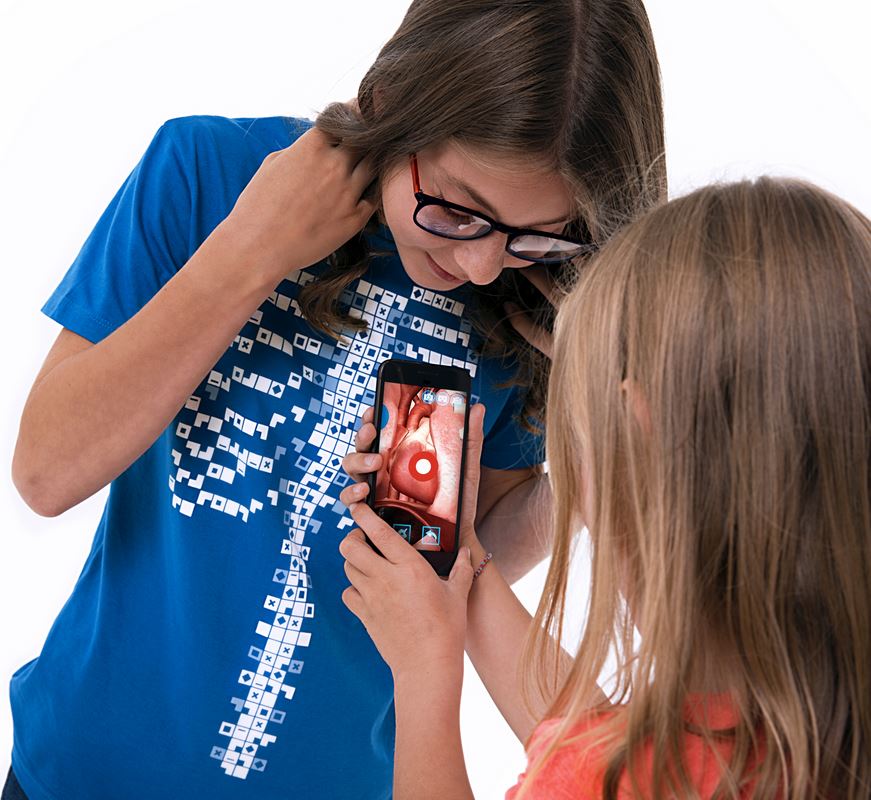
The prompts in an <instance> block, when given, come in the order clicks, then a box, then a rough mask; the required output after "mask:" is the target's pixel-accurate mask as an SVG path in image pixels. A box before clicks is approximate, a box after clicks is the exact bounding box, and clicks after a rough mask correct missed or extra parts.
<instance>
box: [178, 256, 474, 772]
mask: <svg viewBox="0 0 871 800" xmlns="http://www.w3.org/2000/svg"><path fill="white" fill-rule="evenodd" d="M313 279H314V273H313V271H311V270H304V271H301V272H298V273H296V274H294V275H292V276H290V277H289V278H288V279H287V280H285V281H284V282H282V284H281V285H280V286H279V287H278V289H277V290H276V291H275V292H274V293H273V294H272V295H271V296H270V297H269V298H268V300H267V301H266V302H265V303H264V304H263V305H262V306H261V308H260V309H258V311H256V312H255V313H254V314H253V315H252V316H251V318H250V319H249V321H248V323H247V324H246V325H245V327H244V328H243V329H242V331H241V332H240V334H239V335H238V336H237V337H236V339H235V341H234V342H233V344H232V346H231V347H230V348H229V349H228V351H227V353H226V354H225V355H224V356H223V357H222V359H221V360H220V361H219V362H218V364H216V365H215V368H214V369H213V370H212V371H211V373H210V374H209V375H208V376H207V378H206V379H205V380H204V381H203V383H202V384H201V386H200V387H199V389H198V390H197V393H196V394H195V395H193V396H192V397H190V399H189V400H188V402H187V404H186V405H185V407H184V409H183V410H182V412H181V413H180V414H179V416H178V418H177V424H176V430H175V442H176V444H177V446H176V447H174V448H173V450H172V461H173V468H174V472H172V474H170V476H169V489H170V492H171V502H172V506H173V508H174V509H176V510H177V511H178V513H180V514H183V515H185V516H188V517H190V516H192V515H194V514H199V513H204V512H205V513H208V512H220V513H222V514H227V515H230V516H232V517H235V518H237V519H238V520H239V521H241V522H242V523H247V525H248V526H251V525H255V526H256V521H257V519H258V513H260V512H262V511H263V510H264V508H266V507H272V508H275V509H277V510H278V511H279V512H281V514H282V515H283V516H282V520H283V526H284V528H285V529H286V536H285V538H284V539H283V540H282V541H281V544H280V550H277V551H276V553H275V565H274V569H273V571H272V573H271V575H270V576H269V577H271V585H272V587H273V588H272V590H271V591H270V592H269V593H268V594H267V595H266V596H265V597H263V600H262V609H263V610H262V613H261V615H260V616H259V618H258V619H253V620H252V621H251V643H250V646H249V648H248V651H247V652H244V653H239V654H238V657H239V661H238V662H237V664H238V666H237V669H236V671H235V672H234V675H235V676H237V681H238V687H239V689H238V692H237V693H235V694H234V695H233V696H232V697H230V698H229V705H230V706H231V707H232V709H233V711H234V712H235V714H234V715H233V717H232V718H231V719H224V720H223V721H221V722H220V725H219V728H218V734H219V736H220V737H222V738H221V739H220V740H219V742H218V743H216V744H215V745H214V746H213V747H212V750H211V757H212V758H213V759H216V760H217V761H219V762H220V765H221V768H222V769H223V770H224V772H225V773H226V774H227V775H229V776H232V777H235V778H240V779H245V778H247V777H248V776H249V774H250V773H251V771H255V772H262V771H264V770H265V769H266V768H267V758H266V755H265V753H264V752H263V751H264V750H265V749H266V748H267V747H268V746H269V745H270V744H272V743H274V742H275V741H276V740H277V738H278V737H279V736H281V733H282V728H281V726H282V724H283V723H284V722H285V717H286V715H287V706H288V703H290V702H291V701H292V700H293V697H294V693H295V691H296V690H297V684H296V682H295V679H296V678H298V676H300V675H301V673H302V670H303V667H304V653H305V651H306V650H305V649H306V648H308V647H309V646H316V644H317V632H316V630H315V621H316V608H315V603H314V602H311V601H310V598H309V595H310V593H311V590H312V579H311V575H310V573H309V570H308V568H307V564H308V561H309V556H310V554H311V548H312V547H316V546H317V540H316V539H313V538H312V537H313V536H315V535H316V534H317V533H318V532H319V530H320V529H321V527H322V525H324V524H325V523H326V524H327V525H334V526H335V528H336V529H337V530H338V531H339V532H343V531H344V530H345V529H348V528H350V527H351V526H352V525H353V522H352V520H351V519H350V517H348V516H345V507H344V506H343V505H342V504H341V503H340V502H339V500H338V495H339V492H340V491H341V489H342V488H343V487H344V486H345V485H346V484H347V482H348V477H347V475H346V474H345V473H344V472H343V470H342V468H341V462H342V459H343V457H344V456H345V455H346V453H347V452H348V451H349V450H351V449H352V448H353V439H354V434H355V429H356V426H357V423H358V421H359V418H360V416H361V414H362V412H363V411H364V410H365V408H366V407H367V406H369V405H372V404H373V402H374V397H375V373H376V371H377V367H378V364H379V363H380V362H381V361H384V360H385V359H387V358H391V357H398V358H408V359H413V360H420V361H426V362H429V363H437V364H449V365H454V366H461V367H465V368H466V369H468V370H469V371H470V373H471V374H472V376H473V377H474V376H475V374H476V371H477V365H478V355H477V354H476V353H475V352H473V351H472V349H471V345H470V334H471V327H470V325H469V323H468V321H467V320H464V319H463V318H462V313H463V310H464V308H463V304H462V303H460V302H459V301H457V300H455V299H452V298H450V297H447V296H445V295H442V294H439V293H436V292H432V291H429V290H426V289H423V288H421V287H417V286H412V288H411V290H410V292H409V294H408V296H403V295H398V294H396V293H394V292H391V291H388V290H387V289H386V288H384V287H383V286H379V285H378V284H377V282H369V281H365V280H360V281H358V282H357V284H356V285H353V284H352V289H349V290H346V291H345V292H344V293H343V295H342V298H341V299H342V302H343V303H344V304H345V305H346V306H347V307H348V308H349V313H350V314H351V315H352V316H355V317H358V318H361V319H364V320H366V322H367V323H368V330H367V331H365V332H362V333H355V332H354V331H353V330H352V329H350V328H348V329H346V330H345V331H343V334H344V338H343V340H341V341H339V342H336V341H334V340H330V339H327V337H322V336H321V335H320V334H319V333H317V332H315V331H313V330H312V329H311V328H309V327H308V325H307V324H306V323H305V322H304V321H303V320H302V317H301V313H300V310H299V306H298V304H297V302H296V299H295V298H296V294H297V292H298V290H299V288H300V287H301V286H303V285H305V284H306V283H308V282H309V281H311V280H313ZM239 397H243V398H244V399H245V403H244V408H245V410H246V412H245V413H243V412H242V411H240V409H239V407H238V405H237V403H238V401H237V403H234V400H235V399H236V398H239ZM252 398H253V400H254V401H255V402H253V403H252V402H251V401H252ZM477 399H478V398H477V397H476V396H474V395H473V397H472V402H476V401H477ZM234 405H237V407H235V408H234ZM252 406H253V407H254V408H256V409H257V414H256V416H255V415H252V413H251V411H250V409H251V408H252ZM252 478H256V479H253V480H252ZM337 591H338V589H337ZM228 655H230V654H228Z"/></svg>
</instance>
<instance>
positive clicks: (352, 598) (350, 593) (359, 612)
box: [342, 586, 366, 625]
mask: <svg viewBox="0 0 871 800" xmlns="http://www.w3.org/2000/svg"><path fill="white" fill-rule="evenodd" d="M342 602H343V603H344V604H345V607H346V608H347V609H348V611H350V612H351V613H352V614H353V615H354V616H355V617H357V619H359V620H360V622H363V616H364V615H365V613H366V606H365V604H364V603H363V597H362V595H361V594H360V592H358V591H357V590H356V589H355V588H354V587H353V586H349V587H348V588H347V589H345V591H344V592H342ZM363 624H364V625H365V624H366V623H365V622H363Z"/></svg>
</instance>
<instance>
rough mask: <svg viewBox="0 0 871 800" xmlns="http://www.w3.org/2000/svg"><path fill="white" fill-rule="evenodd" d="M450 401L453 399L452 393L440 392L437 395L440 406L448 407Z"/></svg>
mask: <svg viewBox="0 0 871 800" xmlns="http://www.w3.org/2000/svg"><path fill="white" fill-rule="evenodd" d="M450 399H451V395H450V393H449V392H446V391H444V390H442V391H440V392H439V393H438V394H437V395H436V403H438V404H439V405H440V406H446V405H447V404H448V402H450Z"/></svg>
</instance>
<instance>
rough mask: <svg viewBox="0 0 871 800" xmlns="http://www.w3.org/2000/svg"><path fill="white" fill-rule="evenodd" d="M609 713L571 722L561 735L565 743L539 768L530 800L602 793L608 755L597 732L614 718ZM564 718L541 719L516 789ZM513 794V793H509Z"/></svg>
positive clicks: (527, 745)
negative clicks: (525, 767) (598, 742)
mask: <svg viewBox="0 0 871 800" xmlns="http://www.w3.org/2000/svg"><path fill="white" fill-rule="evenodd" d="M613 717H614V715H613V714H610V713H602V714H591V715H590V716H588V717H587V718H585V719H583V720H581V721H580V722H578V723H576V724H575V725H573V726H571V727H570V728H569V729H568V731H567V732H566V734H565V735H564V736H563V737H561V738H562V741H563V742H564V743H563V744H561V745H560V747H559V748H558V749H557V750H556V751H554V752H553V753H551V754H550V755H549V756H548V757H547V759H546V761H545V762H544V764H543V766H542V767H541V770H540V772H538V773H537V774H536V775H535V776H534V778H533V782H532V785H531V786H530V787H529V789H528V790H527V791H529V792H530V793H529V797H530V800H537V799H538V798H548V800H563V798H564V799H565V800H569V798H572V799H573V800H575V799H577V798H591V800H592V798H598V797H601V796H602V783H603V778H604V773H605V758H604V754H603V749H602V747H601V745H598V746H597V743H596V738H597V737H596V734H597V733H598V732H600V731H603V730H604V728H605V727H606V726H607V725H608V723H610V722H611V721H612V720H613ZM562 724H563V720H562V719H547V720H544V721H543V722H541V723H539V725H538V726H537V727H536V729H535V730H534V731H533V732H532V735H531V736H530V737H529V740H528V742H527V744H526V752H527V758H528V767H527V770H526V772H525V773H524V774H523V775H521V777H520V781H519V782H518V785H517V787H516V788H517V789H519V788H520V786H521V785H522V784H523V783H524V782H525V781H526V776H527V775H528V774H529V772H530V771H531V770H533V769H534V768H535V767H536V765H537V764H538V762H539V761H540V759H542V758H543V757H544V755H545V753H546V752H547V750H548V747H549V745H550V744H551V742H552V741H553V740H554V737H555V736H557V735H558V733H559V731H560V729H561V727H562ZM508 797H510V798H513V795H510V794H509V795H508Z"/></svg>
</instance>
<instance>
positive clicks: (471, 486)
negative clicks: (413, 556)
mask: <svg viewBox="0 0 871 800" xmlns="http://www.w3.org/2000/svg"><path fill="white" fill-rule="evenodd" d="M486 411H487V409H486V407H485V406H484V405H483V404H482V403H475V404H474V405H473V406H472V407H471V408H470V409H469V433H468V436H467V439H466V469H465V472H464V475H463V514H462V520H461V521H460V525H461V530H460V531H459V534H460V535H461V536H462V535H463V534H464V533H465V532H466V531H467V530H470V529H471V528H473V527H474V524H475V515H476V513H477V508H478V487H479V484H480V482H481V452H482V451H483V449H484V415H485V413H486Z"/></svg>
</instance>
